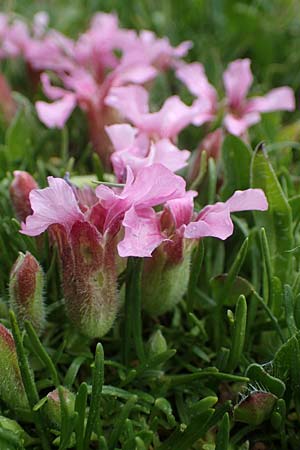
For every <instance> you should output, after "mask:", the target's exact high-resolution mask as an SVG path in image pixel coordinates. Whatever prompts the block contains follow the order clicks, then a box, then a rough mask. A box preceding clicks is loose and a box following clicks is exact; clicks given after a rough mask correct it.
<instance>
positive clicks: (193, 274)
mask: <svg viewBox="0 0 300 450" xmlns="http://www.w3.org/2000/svg"><path fill="white" fill-rule="evenodd" d="M203 258H204V243H203V240H200V242H199V244H198V246H197V247H196V249H195V250H194V252H193V255H192V263H191V271H190V279H189V284H188V290H187V310H188V312H191V311H193V306H194V298H195V292H196V287H197V282H198V279H199V275H200V272H201V267H202V262H203Z"/></svg>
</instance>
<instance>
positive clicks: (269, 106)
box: [247, 86, 296, 113]
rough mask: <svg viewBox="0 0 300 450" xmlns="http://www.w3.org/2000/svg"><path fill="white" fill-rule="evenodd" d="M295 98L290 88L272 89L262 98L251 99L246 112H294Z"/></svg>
mask: <svg viewBox="0 0 300 450" xmlns="http://www.w3.org/2000/svg"><path fill="white" fill-rule="evenodd" d="M295 107H296V105H295V96H294V92H293V90H292V89H291V88H289V87H287V86H284V87H280V88H277V89H272V91H270V92H269V93H268V94H266V95H264V96H263V97H254V98H251V99H250V100H249V102H248V104H247V111H258V112H262V113H263V112H270V111H283V110H286V111H294V109H295Z"/></svg>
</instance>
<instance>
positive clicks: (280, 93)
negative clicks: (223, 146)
mask: <svg viewBox="0 0 300 450" xmlns="http://www.w3.org/2000/svg"><path fill="white" fill-rule="evenodd" d="M223 80H224V86H225V90H226V94H227V107H228V112H227V114H226V115H225V118H224V125H225V127H226V128H227V130H228V131H229V132H230V133H232V134H235V135H237V136H240V135H242V134H243V133H245V132H246V131H247V129H248V128H249V127H250V126H252V125H254V124H256V123H258V122H259V121H260V113H264V112H271V111H283V110H286V111H293V110H294V109H295V97H294V94H293V91H292V89H291V88H289V87H286V86H284V87H280V88H276V89H272V90H271V91H270V92H269V93H268V94H266V95H265V96H262V97H252V98H250V99H247V98H246V96H247V94H248V91H249V88H250V86H251V84H252V82H253V75H252V73H251V69H250V59H238V60H236V61H233V62H232V63H231V64H229V66H228V68H227V70H226V71H225V72H224V75H223Z"/></svg>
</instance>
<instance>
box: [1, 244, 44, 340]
mask: <svg viewBox="0 0 300 450" xmlns="http://www.w3.org/2000/svg"><path fill="white" fill-rule="evenodd" d="M43 288H44V273H43V269H42V268H41V266H40V265H39V263H38V262H37V260H36V259H35V258H34V256H32V255H31V253H29V252H26V254H25V255H24V254H23V253H20V254H19V257H18V259H17V260H16V262H15V264H14V266H13V268H12V270H11V273H10V281H9V296H10V305H11V307H12V309H13V310H14V311H15V313H16V316H17V320H18V322H19V324H20V326H21V327H22V326H23V325H24V321H25V320H28V321H29V322H31V324H32V326H33V327H34V329H35V330H36V332H37V333H38V334H40V333H41V332H42V331H43V328H44V325H45V308H44V302H43Z"/></svg>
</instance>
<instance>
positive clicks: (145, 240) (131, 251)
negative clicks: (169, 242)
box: [118, 207, 165, 257]
mask: <svg viewBox="0 0 300 450" xmlns="http://www.w3.org/2000/svg"><path fill="white" fill-rule="evenodd" d="M123 226H124V228H125V236H124V239H123V240H122V241H121V242H120V243H119V244H118V251H119V255H120V256H121V257H127V256H138V257H147V256H151V254H152V252H153V250H155V248H157V247H158V246H159V245H160V244H161V243H162V242H163V241H164V240H165V238H164V236H163V235H162V234H161V231H160V227H159V220H158V217H157V215H156V213H155V211H154V210H153V209H152V208H144V209H139V210H138V211H137V210H136V209H135V208H134V207H132V208H131V209H129V211H127V212H126V214H125V217H124V220H123Z"/></svg>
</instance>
